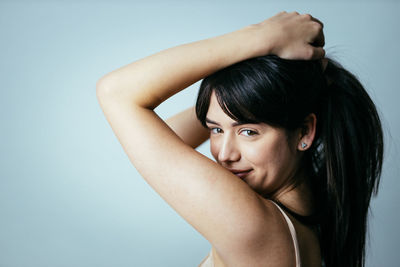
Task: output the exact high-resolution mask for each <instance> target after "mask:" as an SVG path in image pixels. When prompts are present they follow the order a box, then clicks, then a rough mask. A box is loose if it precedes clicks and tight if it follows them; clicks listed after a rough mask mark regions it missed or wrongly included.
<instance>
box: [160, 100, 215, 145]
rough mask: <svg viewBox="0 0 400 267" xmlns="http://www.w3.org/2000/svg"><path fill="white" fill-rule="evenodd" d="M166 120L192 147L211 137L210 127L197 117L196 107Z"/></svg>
mask: <svg viewBox="0 0 400 267" xmlns="http://www.w3.org/2000/svg"><path fill="white" fill-rule="evenodd" d="M165 122H166V123H167V124H168V126H169V127H170V128H171V129H172V130H173V131H174V132H175V133H176V134H177V135H178V136H179V137H180V138H181V139H182V141H183V142H184V143H185V144H187V145H189V146H191V147H192V148H196V147H198V146H199V145H201V144H202V143H204V142H205V141H206V140H207V139H208V138H209V137H210V132H209V131H208V129H206V128H204V126H203V125H201V123H200V121H199V120H198V119H197V117H196V110H195V108H194V107H190V108H188V109H185V110H184V111H182V112H179V113H178V114H175V115H174V116H172V117H170V118H168V119H167V120H166V121H165Z"/></svg>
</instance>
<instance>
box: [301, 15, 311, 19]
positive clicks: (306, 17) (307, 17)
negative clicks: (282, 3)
mask: <svg viewBox="0 0 400 267" xmlns="http://www.w3.org/2000/svg"><path fill="white" fill-rule="evenodd" d="M301 16H302V17H303V18H305V19H307V20H311V19H312V16H311V15H310V14H303V15H301Z"/></svg>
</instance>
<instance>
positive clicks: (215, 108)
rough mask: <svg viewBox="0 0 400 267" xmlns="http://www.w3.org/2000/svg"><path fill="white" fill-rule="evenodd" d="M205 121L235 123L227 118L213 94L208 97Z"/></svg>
mask: <svg viewBox="0 0 400 267" xmlns="http://www.w3.org/2000/svg"><path fill="white" fill-rule="evenodd" d="M206 117H207V119H210V120H213V121H225V122H229V123H233V122H235V120H234V119H232V118H231V117H229V116H228V115H227V114H226V113H225V112H224V110H223V109H222V108H221V106H220V105H219V103H218V100H217V96H216V95H215V92H212V94H211V97H210V105H209V107H208V111H207V116H206Z"/></svg>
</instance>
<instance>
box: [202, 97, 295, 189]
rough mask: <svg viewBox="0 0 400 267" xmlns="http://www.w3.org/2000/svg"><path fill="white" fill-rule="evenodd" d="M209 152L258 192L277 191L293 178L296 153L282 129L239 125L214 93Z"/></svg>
mask: <svg viewBox="0 0 400 267" xmlns="http://www.w3.org/2000/svg"><path fill="white" fill-rule="evenodd" d="M206 120H207V121H206V122H207V127H208V128H209V129H210V144H211V153H212V155H213V157H214V158H215V160H216V161H217V163H218V164H220V165H221V166H223V167H225V168H226V169H228V170H229V171H231V172H232V173H234V174H235V175H236V176H237V177H238V179H242V180H243V181H244V182H246V183H247V184H248V185H249V186H250V187H251V188H253V190H255V191H256V192H258V193H259V194H261V195H263V196H265V195H271V194H275V193H276V192H278V191H280V190H281V189H283V188H284V187H285V185H287V184H288V183H289V179H290V178H291V177H293V175H294V173H295V171H296V168H297V165H298V162H299V154H298V152H297V150H296V145H295V146H294V147H289V144H288V140H287V136H286V134H285V131H284V130H283V129H280V128H275V127H272V126H270V125H268V124H265V123H258V124H239V123H238V122H237V121H235V120H233V119H232V118H230V117H229V116H228V115H227V114H225V113H224V111H223V110H222V108H221V107H220V106H219V104H218V102H217V98H216V96H215V94H214V93H213V94H212V95H211V99H210V106H209V109H208V112H207V119H206Z"/></svg>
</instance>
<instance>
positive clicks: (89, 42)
mask: <svg viewBox="0 0 400 267" xmlns="http://www.w3.org/2000/svg"><path fill="white" fill-rule="evenodd" d="M245 2H246V3H245ZM282 10H286V11H293V10H297V11H299V12H300V13H311V14H312V15H314V16H315V17H317V18H319V19H320V20H322V21H323V22H324V23H325V34H326V48H327V51H328V54H329V55H330V56H333V57H334V58H336V59H337V60H339V61H340V62H342V63H343V64H344V66H345V67H347V68H348V69H349V70H350V71H352V72H354V73H355V74H356V75H357V76H358V77H359V78H360V79H361V81H362V82H363V84H364V85H365V87H366V88H367V89H368V91H369V92H370V95H371V97H372V98H373V99H374V101H375V103H376V105H377V106H378V108H379V111H380V113H381V115H382V119H383V123H384V127H385V135H386V153H385V155H386V161H385V164H384V170H383V177H382V183H381V187H380V192H379V195H378V197H377V198H375V199H373V201H372V205H371V210H372V215H373V216H372V217H371V221H370V239H369V240H370V241H369V244H370V245H369V247H368V257H367V266H399V263H398V262H399V261H400V257H399V253H398V251H397V249H398V247H399V238H400V231H399V230H398V228H397V226H398V225H399V223H400V217H399V214H398V212H399V210H400V209H399V197H398V194H397V192H398V189H399V181H398V177H399V167H398V165H399V163H400V160H399V155H398V151H399V148H398V147H399V142H400V139H399V136H400V124H399V119H398V113H399V105H398V100H399V97H400V93H399V86H398V79H399V74H400V73H399V69H400V66H399V64H400V63H399V60H400V57H399V51H398V48H399V41H400V39H399V38H400V35H399V30H398V26H399V16H398V13H399V11H400V5H399V3H398V2H394V1H391V2H389V1H384V2H382V1H381V2H378V1H363V2H348V1H347V2H345V1H339V2H333V1H332V2H328V1H313V2H305V1H288V2H282V1H280V2H269V1H236V2H235V1H219V2H218V3H215V2H214V1H182V2H179V1H165V2H164V1H148V2H147V3H144V2H141V1H140V2H139V1H137V2H133V1H126V2H122V1H120V2H111V1H110V2H95V1H84V2H77V1H76V2H69V1H36V2H33V1H32V2H27V1H26V2H18V1H13V2H11V1H9V2H4V1H1V2H0V33H1V35H0V36H1V37H0V38H1V39H0V40H1V41H0V58H1V59H0V75H1V76H0V78H1V79H0V83H1V87H0V118H1V119H0V122H1V126H0V127H1V131H0V153H1V154H0V157H1V158H0V266H1V267H5V266H7V267H8V266H10V267H11V266H13V267H14V266H77V267H78V266H197V264H198V263H199V262H200V261H201V260H202V258H204V256H205V255H206V254H207V252H208V250H209V249H210V245H209V244H208V242H207V241H206V240H205V239H204V238H203V237H202V236H200V235H199V234H198V233H197V232H196V231H195V230H194V229H192V228H191V227H190V226H189V225H188V224H187V223H186V222H185V221H184V220H183V219H181V218H180V217H179V216H178V215H177V214H176V213H175V212H174V211H173V210H172V209H171V208H170V207H169V206H167V204H166V203H164V201H163V200H162V199H161V198H160V197H159V196H158V195H157V194H156V193H155V192H154V191H153V190H152V189H151V188H150V187H149V186H148V185H147V184H146V183H145V182H144V181H143V180H142V178H141V177H140V176H139V175H138V173H137V172H136V170H135V169H134V168H133V166H132V165H131V164H130V162H129V160H128V158H127V156H126V155H125V154H124V152H123V150H122V148H121V146H120V145H119V143H118V141H117V139H116V138H115V136H114V134H113V133H112V131H111V128H110V127H109V125H108V124H107V122H106V120H105V118H104V116H103V114H102V111H101V109H100V108H99V105H98V103H97V100H96V96H95V84H96V81H97V80H98V79H99V78H100V77H101V76H102V75H104V74H105V73H107V72H110V71H112V70H113V69H116V68H118V67H120V66H122V65H125V64H128V63H130V62H132V61H135V60H137V59H139V58H142V57H145V56H148V55H150V54H152V53H155V52H157V51H160V50H162V49H165V48H168V47H171V46H175V45H179V44H182V43H188V42H192V41H196V40H199V39H204V38H208V37H212V36H215V35H219V34H223V33H226V32H230V31H233V30H236V29H238V28H241V27H244V26H246V25H248V24H253V23H258V22H260V21H262V20H264V19H266V18H268V17H270V16H272V15H274V14H275V13H277V12H279V11H282ZM198 85H199V83H196V84H195V85H193V86H191V87H190V88H189V89H188V90H186V91H184V92H182V93H181V94H179V95H177V96H174V97H173V98H171V99H170V100H168V101H167V102H166V103H164V104H162V105H161V106H160V107H159V108H158V109H157V111H158V112H159V113H160V115H161V116H162V117H163V118H166V117H168V116H170V115H172V114H174V113H176V112H178V111H179V110H182V109H183V108H186V107H189V106H190V105H193V104H194V101H195V95H196V92H197V88H198ZM199 150H200V151H202V152H203V153H205V154H206V155H208V156H209V155H210V154H209V152H208V143H206V144H204V145H203V146H201V147H200V149H199Z"/></svg>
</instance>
